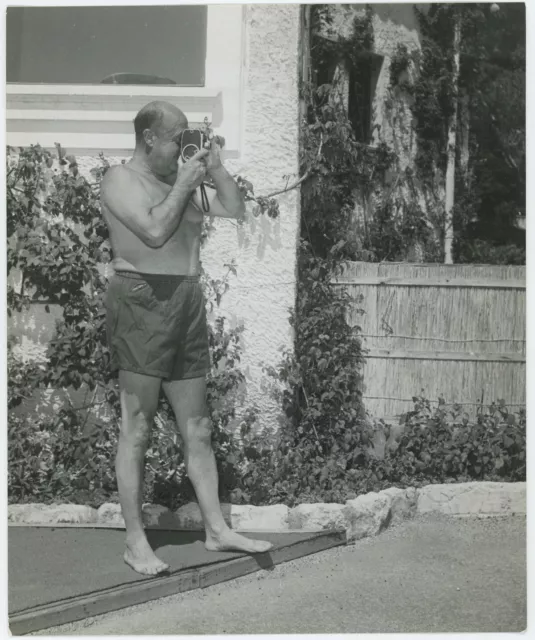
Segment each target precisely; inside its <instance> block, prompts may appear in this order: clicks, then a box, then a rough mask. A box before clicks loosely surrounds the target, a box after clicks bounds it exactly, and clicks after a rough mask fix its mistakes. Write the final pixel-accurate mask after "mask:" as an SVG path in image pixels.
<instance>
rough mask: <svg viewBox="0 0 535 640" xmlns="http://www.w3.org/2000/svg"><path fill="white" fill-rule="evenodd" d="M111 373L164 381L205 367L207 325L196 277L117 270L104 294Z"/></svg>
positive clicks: (194, 373)
mask: <svg viewBox="0 0 535 640" xmlns="http://www.w3.org/2000/svg"><path fill="white" fill-rule="evenodd" d="M106 312H107V335H108V344H109V347H110V352H111V363H110V364H111V369H112V371H117V370H124V371H134V372H136V373H142V374H145V375H149V376H156V377H158V378H163V379H165V380H183V379H186V378H196V377H201V376H205V375H206V374H207V373H208V372H209V371H210V353H209V350H208V327H207V323H206V309H205V301H204V295H203V292H202V289H201V284H200V282H199V278H198V277H197V276H168V275H153V274H142V273H131V272H125V271H118V272H116V274H115V275H114V276H113V277H112V278H111V280H110V282H109V287H108V293H107V298H106Z"/></svg>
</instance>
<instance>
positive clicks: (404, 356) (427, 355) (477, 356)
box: [365, 348, 526, 363]
mask: <svg viewBox="0 0 535 640" xmlns="http://www.w3.org/2000/svg"><path fill="white" fill-rule="evenodd" d="M365 357H366V358H386V359H395V360H458V361H460V362H522V363H525V362H526V356H525V355H522V354H520V353H481V352H471V351H465V352H458V351H401V350H397V349H377V348H369V349H367V350H366V353H365Z"/></svg>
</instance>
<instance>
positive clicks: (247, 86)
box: [11, 5, 299, 427]
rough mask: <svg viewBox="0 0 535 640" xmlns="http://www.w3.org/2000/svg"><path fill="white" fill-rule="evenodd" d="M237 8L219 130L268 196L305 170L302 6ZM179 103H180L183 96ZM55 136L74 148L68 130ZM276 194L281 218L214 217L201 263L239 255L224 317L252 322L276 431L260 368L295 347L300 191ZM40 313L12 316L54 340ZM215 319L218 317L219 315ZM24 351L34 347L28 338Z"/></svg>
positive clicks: (255, 393) (248, 341) (217, 271)
mask: <svg viewBox="0 0 535 640" xmlns="http://www.w3.org/2000/svg"><path fill="white" fill-rule="evenodd" d="M218 10H222V8H218ZM231 11H232V15H231V13H228V14H226V15H228V17H229V20H230V18H231V17H232V19H233V20H234V27H235V19H236V15H237V14H238V12H239V16H240V19H241V20H242V23H241V27H240V33H239V34H237V35H238V39H239V44H237V43H236V42H235V41H233V43H232V45H231V48H232V52H231V54H230V53H229V52H228V51H227V52H226V54H225V55H224V54H223V53H222V54H221V56H220V64H219V66H218V67H217V69H216V68H215V67H210V69H207V78H208V80H210V81H211V79H212V78H213V82H214V83H215V81H216V79H217V81H218V86H220V87H221V89H222V91H223V107H222V113H219V114H218V116H217V118H218V123H217V124H218V125H219V126H217V127H216V131H217V132H220V133H221V134H222V135H226V134H227V129H229V130H231V131H232V133H231V139H232V150H233V153H232V154H231V156H234V157H233V158H232V159H231V160H227V161H226V162H225V164H226V166H227V168H228V169H229V171H231V172H232V173H239V174H240V175H242V176H244V177H246V178H247V179H248V180H250V181H251V182H252V183H253V184H254V187H255V193H256V194H257V195H267V194H269V193H270V192H272V191H275V190H278V189H281V188H282V187H284V185H285V184H286V179H285V178H284V176H293V177H294V179H295V176H296V175H297V174H298V149H299V144H298V138H299V131H298V127H299V120H298V82H297V76H298V40H299V34H298V31H299V6H298V5H248V6H245V7H243V9H242V8H241V7H240V8H238V7H233V8H232V10H231ZM222 15H223V14H222ZM220 33H223V32H220ZM221 37H222V36H221ZM216 44H217V43H215V44H214V41H213V40H212V41H211V44H210V47H211V48H212V49H213V48H214V46H216ZM221 46H224V38H223V37H222V40H221V42H220V43H219V47H221ZM238 47H239V48H238ZM240 49H241V55H238V53H239V51H240ZM209 53H210V52H209ZM212 53H213V52H212ZM208 59H210V60H212V59H214V60H215V59H216V56H214V55H212V54H210V55H209V56H208ZM240 66H241V68H240ZM216 71H217V73H216ZM216 76H217V78H216ZM238 79H239V82H238ZM225 92H226V93H225ZM227 96H230V99H227ZM237 96H238V97H239V100H238V99H236V98H237ZM173 102H175V103H176V104H178V106H180V98H178V97H177V98H176V99H174V100H173ZM226 107H227V108H226ZM236 119H238V120H239V125H238V128H237V126H236ZM42 135H43V136H45V135H46V134H42ZM57 135H58V141H60V142H61V144H62V145H63V146H64V147H65V148H67V149H68V150H69V135H68V134H66V135H64V137H63V138H62V137H61V134H57ZM36 137H37V136H36ZM71 137H72V139H73V140H74V139H75V137H74V136H71ZM43 139H44V140H45V139H46V138H43ZM76 139H78V138H76ZM227 139H228V138H227ZM132 141H133V135H132ZM36 142H37V140H36ZM42 144H43V142H42ZM106 155H107V157H108V159H109V160H110V162H111V163H112V164H113V163H116V162H120V161H121V157H120V156H115V157H114V155H113V154H110V153H107V154H106ZM77 159H78V163H79V167H80V170H81V173H82V174H83V175H85V176H86V177H89V176H90V174H89V171H90V169H91V168H92V167H94V166H96V165H98V164H99V160H98V158H97V157H95V155H85V156H84V155H82V156H80V155H78V156H77ZM278 199H279V202H280V217H279V218H278V219H277V220H271V219H269V218H267V217H266V216H261V217H258V218H255V217H254V216H252V215H248V220H247V222H246V223H245V224H244V225H243V226H242V227H241V228H239V227H238V226H237V225H236V223H235V222H234V221H227V220H216V221H215V230H214V232H213V233H212V234H211V236H210V238H209V239H208V241H207V242H206V244H205V246H204V247H203V250H202V262H203V266H204V268H205V269H206V271H207V272H208V274H209V275H210V276H211V277H212V278H219V277H222V276H223V275H225V274H226V273H227V269H226V268H225V266H224V265H225V263H229V262H230V261H232V260H233V259H234V260H235V263H236V267H237V276H236V277H234V276H231V277H230V279H229V284H230V290H229V291H228V293H227V294H226V295H225V296H224V298H223V300H222V304H221V307H220V309H218V310H217V314H220V315H224V316H225V317H227V318H228V320H229V322H230V324H231V326H236V325H237V324H240V325H243V327H244V333H243V343H242V346H243V356H242V362H241V365H242V369H243V371H244V373H245V374H246V378H247V389H246V391H247V398H246V406H249V405H251V404H256V405H257V406H258V408H259V409H260V416H259V420H260V425H261V426H268V427H276V426H277V417H278V415H279V407H278V405H277V404H276V403H275V402H274V401H273V400H272V399H271V398H270V397H269V395H268V394H267V393H266V390H265V388H264V384H263V383H264V376H263V373H262V365H263V364H269V365H276V364H277V363H278V362H279V361H280V357H281V349H283V348H291V346H292V335H291V330H290V329H291V328H290V325H289V322H288V317H289V310H290V308H292V307H293V305H294V300H295V286H296V285H295V278H296V274H295V267H296V247H297V237H298V233H299V191H298V190H294V191H291V192H288V193H287V194H284V195H283V196H280V197H279V198H278ZM251 209H252V207H250V210H251ZM37 313H38V317H39V319H38V322H37V323H36V320H35V313H31V314H29V315H28V316H27V317H26V318H25V319H24V321H23V322H22V323H21V319H20V318H17V317H14V318H13V320H12V321H11V327H12V329H13V330H14V333H16V334H17V335H18V336H19V337H20V336H21V335H22V336H24V335H25V334H26V335H28V334H31V335H33V336H35V337H38V336H37V333H38V332H37V331H36V325H39V331H40V334H41V338H40V339H41V341H42V340H43V336H45V338H46V336H47V335H49V334H50V332H51V331H52V330H53V318H52V317H51V316H47V315H46V314H43V313H42V309H39V310H37ZM214 317H215V316H212V317H211V318H210V319H211V320H212V321H213V319H214ZM48 321H49V322H50V324H49V325H48V326H46V327H44V325H43V322H45V323H47V322H48ZM43 327H44V328H43ZM24 350H25V351H26V352H28V353H34V352H35V350H33V349H32V345H31V344H30V343H28V342H27V341H26V346H25V349H24Z"/></svg>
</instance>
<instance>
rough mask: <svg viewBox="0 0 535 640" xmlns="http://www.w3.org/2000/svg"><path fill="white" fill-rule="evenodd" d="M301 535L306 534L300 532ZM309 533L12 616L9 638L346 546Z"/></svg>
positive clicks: (336, 538) (330, 536) (332, 535)
mask: <svg viewBox="0 0 535 640" xmlns="http://www.w3.org/2000/svg"><path fill="white" fill-rule="evenodd" d="M284 533H286V532H284ZM301 533H308V532H306V531H302V530H301ZM310 533H311V535H312V536H314V537H313V538H312V539H307V540H301V541H299V542H295V543H293V544H290V545H287V546H283V547H280V548H278V549H274V550H272V551H271V552H268V553H265V554H258V555H257V556H245V557H242V558H237V559H236V560H230V561H226V562H217V563H214V564H213V565H210V566H205V567H201V568H200V569H191V570H188V571H184V572H179V573H177V574H174V575H171V576H161V577H156V578H147V579H141V580H140V581H139V582H136V583H134V584H128V585H121V586H118V587H112V588H110V589H105V590H103V591H98V592H96V593H92V594H87V595H84V596H77V597H75V598H71V599H69V600H62V601H60V602H55V603H53V604H47V605H41V606H39V607H34V608H32V609H28V610H25V611H20V612H18V613H17V612H16V613H14V614H12V615H10V616H9V628H10V631H11V633H12V634H13V635H24V634H27V633H32V632H34V631H39V630H42V629H46V628H49V627H55V626H59V625H63V624H68V623H69V622H76V621H77V620H83V619H84V618H89V617H93V616H97V615H102V614H104V613H109V612H110V611H117V610H118V609H124V608H126V607H131V606H134V605H137V604H142V603H144V602H148V601H150V600H156V599H157V598H165V597H167V596H170V595H175V594H177V593H183V592H185V591H191V590H193V589H198V588H206V587H208V586H211V585H214V584H218V583H220V582H226V581H228V580H232V579H234V578H238V577H240V576H244V575H247V574H249V573H253V572H254V571H259V570H261V569H268V568H271V567H273V566H274V565H276V564H281V563H282V562H288V561H289V560H295V559H296V558H300V557H302V556H306V555H310V554H311V553H317V552H318V551H323V550H325V549H330V548H331V547H334V546H341V545H342V544H345V542H346V534H345V531H343V530H336V531H322V532H319V533H316V534H314V533H313V532H310Z"/></svg>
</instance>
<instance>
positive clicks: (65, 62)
mask: <svg viewBox="0 0 535 640" xmlns="http://www.w3.org/2000/svg"><path fill="white" fill-rule="evenodd" d="M206 13H207V10H206V6H200V5H192V6H170V7H158V6H156V7H24V8H21V7H9V8H8V9H7V76H6V77H7V82H20V83H46V84H99V83H101V82H102V81H104V80H106V79H108V80H107V81H108V82H110V81H112V82H115V83H125V84H152V83H153V82H159V83H162V84H177V85H181V86H204V69H205V58H206ZM115 74H125V75H119V76H117V75H115ZM126 74H128V75H126ZM110 76H115V77H113V78H112V79H111V80H110Z"/></svg>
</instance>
